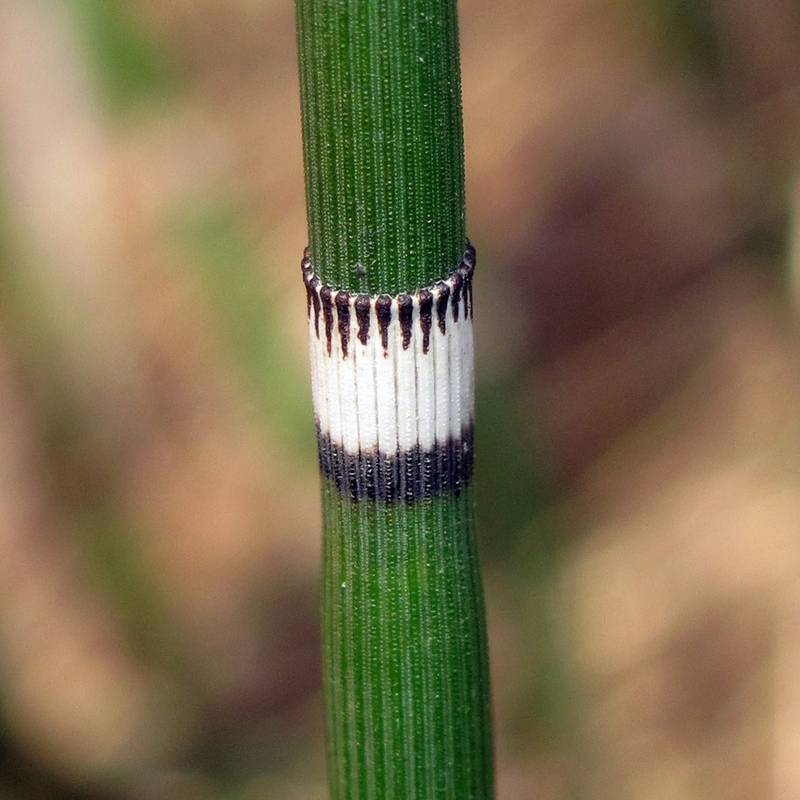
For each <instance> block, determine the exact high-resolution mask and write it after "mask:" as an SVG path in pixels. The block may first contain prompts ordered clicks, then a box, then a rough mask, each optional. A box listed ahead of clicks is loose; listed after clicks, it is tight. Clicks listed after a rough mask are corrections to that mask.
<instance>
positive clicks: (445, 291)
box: [436, 281, 450, 335]
mask: <svg viewBox="0 0 800 800" xmlns="http://www.w3.org/2000/svg"><path fill="white" fill-rule="evenodd" d="M436 286H437V288H438V289H439V296H438V297H437V298H436V321H437V322H438V324H439V330H440V331H441V332H442V335H444V334H445V333H447V301H448V300H449V298H450V287H449V286H448V285H447V284H446V283H445V282H444V281H439V283H437V284H436Z"/></svg>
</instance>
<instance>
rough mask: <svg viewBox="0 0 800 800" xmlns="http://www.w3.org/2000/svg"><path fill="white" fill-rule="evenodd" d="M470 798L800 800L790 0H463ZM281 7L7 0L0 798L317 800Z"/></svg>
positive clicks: (295, 229)
mask: <svg viewBox="0 0 800 800" xmlns="http://www.w3.org/2000/svg"><path fill="white" fill-rule="evenodd" d="M460 13H461V27H462V53H463V96H464V114H465V130H466V151H467V190H468V215H469V231H470V238H471V239H472V241H473V243H474V244H475V245H476V247H477V250H478V256H479V272H478V277H477V286H476V297H477V299H478V303H477V313H476V326H477V332H476V337H477V346H478V353H477V369H478V372H477V379H478V421H479V428H478V462H477V463H478V467H477V470H478V475H477V480H476V485H477V487H478V494H479V519H480V536H481V543H482V552H483V557H484V564H485V581H486V592H487V601H488V608H489V626H490V640H491V656H492V671H493V680H494V687H493V688H494V699H495V717H496V740H497V741H496V748H497V769H498V796H499V800H528V799H529V798H530V799H531V800H561V799H562V798H591V799H592V800H606V798H607V799H608V800H612V798H613V799H614V800H620V799H622V800H628V799H629V800H651V799H652V800H656V799H657V800H673V799H674V800H678V799H680V800H693V799H694V798H697V799H698V800H699V799H700V798H703V799H705V798H707V799H708V800H715V799H716V798H719V799H720V800H722V798H725V800H732V799H733V800H736V799H738V798H741V799H742V800H745V799H747V800H752V798H767V797H769V798H772V797H775V798H784V799H785V800H794V799H795V798H800V547H799V544H800V373H799V371H798V353H799V352H800V340H798V331H797V315H798V303H800V282H799V277H798V272H797V271H798V269H800V241H797V240H796V239H795V236H796V217H797V215H798V213H800V212H799V211H798V209H799V208H800V206H799V205H798V203H800V182H799V181H800V176H798V159H797V155H798V133H799V132H800V5H798V3H797V2H795V0H758V1H757V2H756V0H494V2H492V3H485V2H481V1H480V0H463V2H462V3H461V5H460ZM297 93H298V90H297V75H296V65H295V50H294V31H293V9H292V6H291V3H290V2H289V0H282V2H277V0H194V2H187V1H186V0H172V2H169V3H164V2H160V1H159V0H128V2H123V0H62V1H61V2H57V1H56V0H0V720H1V722H0V800H51V799H52V800H55V799H56V798H58V799H59V800H61V799H62V798H73V799H74V800H90V799H93V800H123V799H125V800H127V799H130V800H139V799H140V798H141V799H142V800H150V799H151V798H152V800H160V798H180V799H181V800H182V799H183V798H185V799H186V800H195V799H197V800H216V798H229V799H230V800H251V799H252V800H255V799H256V798H266V797H277V798H283V800H318V799H319V800H321V799H322V798H324V797H325V796H326V791H325V778H324V756H323V731H322V710H321V702H322V701H321V695H320V685H319V684H320V679H319V652H318V644H317V639H318V612H317V574H318V570H319V552H318V551H319V525H320V521H319V509H318V478H317V470H316V464H315V442H314V435H313V425H312V417H311V406H310V392H309V385H308V383H309V382H308V377H307V372H308V368H307V353H306V339H305V336H306V331H305V316H304V315H305V301H304V297H303V292H302V288H301V281H300V271H299V262H300V257H301V255H302V250H303V247H304V245H305V238H306V236H305V208H304V198H303V177H302V164H301V146H300V127H299V106H298V98H297Z"/></svg>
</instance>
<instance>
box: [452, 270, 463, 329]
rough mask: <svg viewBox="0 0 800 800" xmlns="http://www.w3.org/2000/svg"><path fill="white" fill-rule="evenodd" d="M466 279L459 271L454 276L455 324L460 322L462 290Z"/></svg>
mask: <svg viewBox="0 0 800 800" xmlns="http://www.w3.org/2000/svg"><path fill="white" fill-rule="evenodd" d="M463 286H464V277H463V275H462V274H461V272H460V271H459V270H456V272H455V273H454V274H453V322H458V307H459V306H460V305H461V289H462V288H463Z"/></svg>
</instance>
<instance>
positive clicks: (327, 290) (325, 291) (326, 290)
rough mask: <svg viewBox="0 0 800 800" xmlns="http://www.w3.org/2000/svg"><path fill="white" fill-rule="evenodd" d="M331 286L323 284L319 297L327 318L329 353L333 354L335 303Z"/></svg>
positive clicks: (326, 330) (323, 314) (326, 334)
mask: <svg viewBox="0 0 800 800" xmlns="http://www.w3.org/2000/svg"><path fill="white" fill-rule="evenodd" d="M332 293H333V289H331V287H330V286H323V287H322V288H321V289H320V290H319V299H320V300H321V301H322V316H323V317H324V318H325V339H326V341H327V342H328V355H330V354H331V350H332V340H333V303H332V302H331V294H332Z"/></svg>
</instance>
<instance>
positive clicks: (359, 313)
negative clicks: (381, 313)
mask: <svg viewBox="0 0 800 800" xmlns="http://www.w3.org/2000/svg"><path fill="white" fill-rule="evenodd" d="M370 307H371V303H370V300H369V295H368V294H360V295H359V296H358V297H356V321H357V322H358V334H357V335H358V341H359V342H361V344H364V345H365V344H366V343H367V342H368V341H369V310H370Z"/></svg>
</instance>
